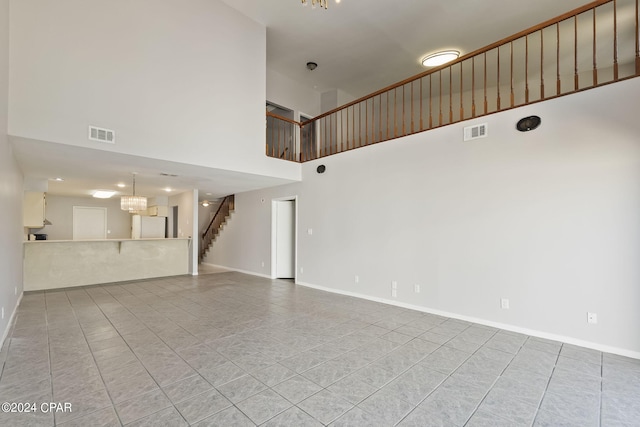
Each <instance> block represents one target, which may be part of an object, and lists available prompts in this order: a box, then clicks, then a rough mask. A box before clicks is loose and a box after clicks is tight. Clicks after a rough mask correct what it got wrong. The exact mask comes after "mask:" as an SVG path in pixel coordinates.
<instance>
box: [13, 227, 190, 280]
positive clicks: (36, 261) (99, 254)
mask: <svg viewBox="0 0 640 427" xmlns="http://www.w3.org/2000/svg"><path fill="white" fill-rule="evenodd" d="M24 243H25V245H24V290H25V291H35V290H43V289H58V288H68V287H74V286H85V285H95V284H100V283H112V282H122V281H128V280H139V279H149V278H154V277H167V276H178V275H183V274H188V272H189V249H190V245H191V239H186V238H179V239H107V240H29V241H25V242H24Z"/></svg>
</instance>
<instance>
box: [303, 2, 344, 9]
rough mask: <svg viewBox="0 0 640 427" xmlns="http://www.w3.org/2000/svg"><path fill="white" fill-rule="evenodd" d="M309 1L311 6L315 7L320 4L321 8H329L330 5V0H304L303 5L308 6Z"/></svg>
mask: <svg viewBox="0 0 640 427" xmlns="http://www.w3.org/2000/svg"><path fill="white" fill-rule="evenodd" d="M308 3H311V8H312V9H315V8H316V5H318V6H320V9H322V8H324V9H327V8H328V7H329V1H328V0H302V5H303V6H306V5H307V4H308ZM337 3H339V2H337Z"/></svg>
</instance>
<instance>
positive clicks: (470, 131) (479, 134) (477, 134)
mask: <svg viewBox="0 0 640 427" xmlns="http://www.w3.org/2000/svg"><path fill="white" fill-rule="evenodd" d="M487 136H489V124H488V123H481V124H479V125H474V126H467V127H466V128H464V140H465V141H470V140H472V139H478V138H486V137H487Z"/></svg>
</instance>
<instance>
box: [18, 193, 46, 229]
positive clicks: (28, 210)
mask: <svg viewBox="0 0 640 427" xmlns="http://www.w3.org/2000/svg"><path fill="white" fill-rule="evenodd" d="M45 205H46V203H45V193H41V192H37V191H26V192H25V193H24V199H23V220H24V226H25V227H28V228H42V227H44V218H45V217H44V212H45Z"/></svg>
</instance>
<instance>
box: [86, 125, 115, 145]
mask: <svg viewBox="0 0 640 427" xmlns="http://www.w3.org/2000/svg"><path fill="white" fill-rule="evenodd" d="M89 139H90V140H91V141H98V142H106V143H107V144H115V143H116V133H115V131H112V130H110V129H103V128H97V127H95V126H89Z"/></svg>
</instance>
